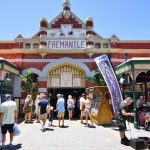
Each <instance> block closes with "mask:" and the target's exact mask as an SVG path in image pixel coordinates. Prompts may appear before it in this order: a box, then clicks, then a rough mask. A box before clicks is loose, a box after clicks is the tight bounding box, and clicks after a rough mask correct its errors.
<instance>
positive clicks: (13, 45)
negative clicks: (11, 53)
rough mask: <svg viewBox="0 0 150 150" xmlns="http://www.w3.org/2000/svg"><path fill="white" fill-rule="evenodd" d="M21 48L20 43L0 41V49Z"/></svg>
mask: <svg viewBox="0 0 150 150" xmlns="http://www.w3.org/2000/svg"><path fill="white" fill-rule="evenodd" d="M13 48H23V44H22V43H0V49H13Z"/></svg>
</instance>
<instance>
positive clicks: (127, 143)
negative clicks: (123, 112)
mask: <svg viewBox="0 0 150 150" xmlns="http://www.w3.org/2000/svg"><path fill="white" fill-rule="evenodd" d="M121 144H123V145H126V146H130V142H129V141H127V140H125V138H123V139H121Z"/></svg>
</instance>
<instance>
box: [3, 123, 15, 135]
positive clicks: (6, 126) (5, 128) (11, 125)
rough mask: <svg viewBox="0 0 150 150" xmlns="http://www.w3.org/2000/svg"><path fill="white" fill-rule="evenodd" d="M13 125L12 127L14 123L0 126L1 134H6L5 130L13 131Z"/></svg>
mask: <svg viewBox="0 0 150 150" xmlns="http://www.w3.org/2000/svg"><path fill="white" fill-rule="evenodd" d="M13 127H14V124H4V125H2V126H1V129H2V134H6V133H7V131H8V132H9V133H13Z"/></svg>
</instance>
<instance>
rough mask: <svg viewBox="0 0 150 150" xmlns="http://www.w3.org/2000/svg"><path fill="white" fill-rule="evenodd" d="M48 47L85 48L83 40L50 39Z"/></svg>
mask: <svg viewBox="0 0 150 150" xmlns="http://www.w3.org/2000/svg"><path fill="white" fill-rule="evenodd" d="M47 46H48V49H84V48H86V41H85V40H78V41H77V40H50V41H48V44H47Z"/></svg>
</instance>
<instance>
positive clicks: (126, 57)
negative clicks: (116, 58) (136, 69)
mask: <svg viewBox="0 0 150 150" xmlns="http://www.w3.org/2000/svg"><path fill="white" fill-rule="evenodd" d="M124 59H125V62H126V61H127V60H128V53H127V52H126V53H125V54H124Z"/></svg>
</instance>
